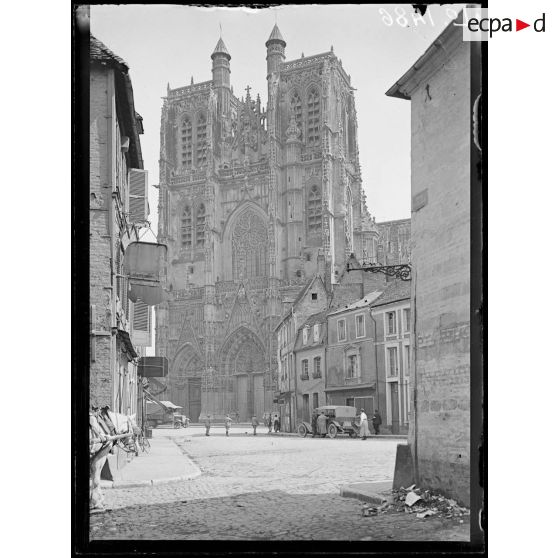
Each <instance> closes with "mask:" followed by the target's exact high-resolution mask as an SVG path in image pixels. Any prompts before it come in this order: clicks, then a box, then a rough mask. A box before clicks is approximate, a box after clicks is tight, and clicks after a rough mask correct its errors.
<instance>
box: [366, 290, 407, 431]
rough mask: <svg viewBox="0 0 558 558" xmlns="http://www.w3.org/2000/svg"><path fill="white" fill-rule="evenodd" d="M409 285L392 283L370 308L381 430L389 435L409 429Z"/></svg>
mask: <svg viewBox="0 0 558 558" xmlns="http://www.w3.org/2000/svg"><path fill="white" fill-rule="evenodd" d="M410 296H411V285H410V283H409V282H406V281H393V282H391V283H390V284H389V286H388V287H387V288H386V290H385V291H384V292H383V293H382V294H381V295H380V296H379V297H378V298H377V299H376V300H375V301H374V302H372V303H371V304H370V316H371V320H372V322H373V327H374V335H373V336H374V342H375V345H376V350H377V366H378V378H379V380H378V385H379V395H380V397H379V401H378V405H379V406H378V407H377V409H378V410H379V411H380V414H381V416H382V430H384V431H386V432H390V433H392V434H400V433H406V432H408V429H409V416H410V411H411V395H412V393H411V391H410V389H409V378H410V364H411V360H410V359H411V302H410Z"/></svg>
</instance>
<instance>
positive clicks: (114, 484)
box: [101, 469, 202, 488]
mask: <svg viewBox="0 0 558 558" xmlns="http://www.w3.org/2000/svg"><path fill="white" fill-rule="evenodd" d="M201 474H202V472H201V471H200V470H199V469H198V470H197V471H196V472H194V473H190V474H189V475H182V476H179V477H165V478H162V479H150V480H136V481H122V480H116V481H107V480H103V481H101V488H138V487H141V486H157V485H160V484H168V483H171V482H180V481H187V480H192V479H195V478H197V477H199V476H201Z"/></svg>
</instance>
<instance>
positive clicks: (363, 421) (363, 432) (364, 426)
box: [360, 409, 370, 440]
mask: <svg viewBox="0 0 558 558" xmlns="http://www.w3.org/2000/svg"><path fill="white" fill-rule="evenodd" d="M367 436H370V429H369V428H368V417H367V416H366V413H365V412H364V409H361V410H360V437H361V439H362V440H366V438H367Z"/></svg>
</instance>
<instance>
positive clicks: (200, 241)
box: [196, 203, 205, 248]
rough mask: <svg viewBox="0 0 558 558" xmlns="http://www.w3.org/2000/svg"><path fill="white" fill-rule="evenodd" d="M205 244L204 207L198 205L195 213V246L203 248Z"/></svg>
mask: <svg viewBox="0 0 558 558" xmlns="http://www.w3.org/2000/svg"><path fill="white" fill-rule="evenodd" d="M204 244H205V205H203V203H202V204H200V205H199V207H198V211H197V213H196V246H197V247H198V248H203V246H204Z"/></svg>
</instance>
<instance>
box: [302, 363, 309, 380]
mask: <svg viewBox="0 0 558 558" xmlns="http://www.w3.org/2000/svg"><path fill="white" fill-rule="evenodd" d="M301 365H302V372H301V374H300V379H301V380H307V379H308V359H306V358H305V359H304V360H303V361H302V362H301Z"/></svg>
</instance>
